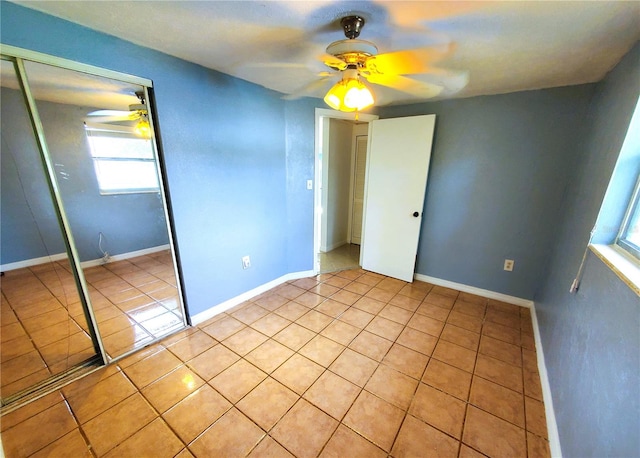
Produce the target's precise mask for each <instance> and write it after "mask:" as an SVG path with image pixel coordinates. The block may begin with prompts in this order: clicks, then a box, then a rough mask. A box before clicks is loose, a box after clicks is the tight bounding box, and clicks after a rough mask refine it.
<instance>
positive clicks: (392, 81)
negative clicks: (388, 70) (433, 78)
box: [366, 75, 444, 99]
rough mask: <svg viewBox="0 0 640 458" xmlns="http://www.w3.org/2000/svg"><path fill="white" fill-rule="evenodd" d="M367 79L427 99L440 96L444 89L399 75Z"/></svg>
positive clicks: (370, 76) (369, 76)
mask: <svg viewBox="0 0 640 458" xmlns="http://www.w3.org/2000/svg"><path fill="white" fill-rule="evenodd" d="M366 78H367V81H369V82H370V83H373V84H379V85H381V86H387V87H390V88H391V89H396V90H398V91H402V92H406V93H407V94H411V95H414V96H416V97H420V98H425V99H428V98H432V97H436V96H438V95H439V94H440V93H441V92H442V90H443V89H444V88H443V87H442V86H439V85H437V84H431V83H427V82H425V81H418V80H414V79H412V78H407V77H405V76H399V75H368V76H366Z"/></svg>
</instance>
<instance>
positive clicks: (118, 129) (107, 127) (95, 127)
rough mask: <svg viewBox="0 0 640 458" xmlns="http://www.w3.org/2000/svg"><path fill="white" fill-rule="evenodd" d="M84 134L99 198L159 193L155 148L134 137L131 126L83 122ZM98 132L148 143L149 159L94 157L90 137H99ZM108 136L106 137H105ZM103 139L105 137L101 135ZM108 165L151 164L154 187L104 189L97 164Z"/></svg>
mask: <svg viewBox="0 0 640 458" xmlns="http://www.w3.org/2000/svg"><path fill="white" fill-rule="evenodd" d="M85 132H86V135H87V142H88V143H89V155H90V157H91V161H92V163H93V170H94V173H95V176H96V181H97V183H98V192H99V193H100V195H101V196H112V195H122V194H145V193H146V194H148V193H158V192H160V191H161V189H160V177H159V171H158V167H157V156H156V153H155V148H154V146H153V142H152V141H151V139H143V138H141V137H140V136H139V135H136V133H135V131H134V129H133V127H131V126H122V125H112V124H104V123H91V122H85ZM99 132H109V133H111V134H116V135H112V136H113V137H119V138H131V139H136V140H142V141H148V142H149V148H151V150H150V151H151V157H119V156H96V155H94V145H93V142H92V139H91V137H92V135H95V136H96V137H99V136H100V135H99ZM106 136H108V135H106ZM103 137H105V135H103ZM101 162H103V163H109V162H125V163H129V164H132V163H136V164H139V163H144V164H149V163H152V164H153V166H154V167H153V170H154V172H155V173H154V177H155V183H156V185H155V186H154V187H121V188H117V189H112V188H109V189H105V188H103V186H102V182H101V179H100V171H99V169H100V166H99V164H100V163H101Z"/></svg>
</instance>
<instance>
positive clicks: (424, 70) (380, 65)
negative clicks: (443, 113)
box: [305, 16, 468, 111]
mask: <svg viewBox="0 0 640 458" xmlns="http://www.w3.org/2000/svg"><path fill="white" fill-rule="evenodd" d="M340 24H341V26H342V28H343V29H344V34H345V36H346V39H344V40H339V41H336V42H333V43H331V44H330V45H329V46H328V47H327V49H326V54H324V55H322V56H321V60H322V62H323V63H324V64H325V65H326V66H328V67H329V68H331V69H332V70H334V71H339V72H340V75H341V79H340V80H339V81H338V82H337V83H336V84H335V85H334V86H333V87H332V88H331V89H330V90H329V92H327V94H326V96H325V98H324V100H325V102H326V103H327V104H328V105H329V106H330V107H332V108H334V109H336V110H340V111H359V110H362V109H364V108H366V107H368V106H371V105H373V103H374V98H373V94H372V93H371V90H370V89H369V88H368V87H367V85H365V84H364V83H363V82H362V79H364V80H365V81H367V82H368V83H371V84H376V85H380V86H386V87H389V88H392V89H395V90H398V91H401V92H404V93H407V94H410V95H413V96H416V97H418V98H421V99H425V98H432V97H436V96H438V95H439V94H441V93H442V92H443V91H444V90H447V91H448V92H456V91H458V90H460V89H462V88H463V87H464V86H466V84H467V82H468V77H467V74H466V73H462V72H452V71H449V70H444V69H440V68H436V67H433V66H432V65H431V64H432V63H433V62H437V61H438V60H440V59H442V58H444V57H445V56H446V55H448V54H450V53H451V51H452V45H446V46H439V47H432V48H420V49H411V50H402V51H394V52H389V53H383V54H378V48H377V47H376V45H375V44H373V43H371V42H369V41H365V40H359V39H358V36H359V35H360V31H361V30H362V28H363V26H364V24H365V20H364V19H363V18H362V17H360V16H347V17H344V18H343V19H342V20H341V21H340ZM404 75H428V77H431V78H432V77H436V79H437V80H438V84H436V83H430V82H426V81H422V80H420V79H415V78H410V77H407V76H404ZM320 76H321V77H322V78H321V79H320V80H318V81H315V82H313V83H311V85H310V86H311V87H310V88H313V89H315V88H317V86H318V85H322V84H324V83H325V82H326V81H327V80H328V79H329V78H331V77H332V76H333V75H332V74H331V73H328V72H323V73H321V74H320ZM310 88H305V89H306V90H309V89H310Z"/></svg>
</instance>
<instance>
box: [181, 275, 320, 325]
mask: <svg viewBox="0 0 640 458" xmlns="http://www.w3.org/2000/svg"><path fill="white" fill-rule="evenodd" d="M314 275H316V273H315V272H314V271H313V270H304V271H301V272H293V273H290V274H286V275H283V276H282V277H279V278H276V279H275V280H271V281H270V282H268V283H265V284H263V285H260V286H258V287H256V288H253V289H252V290H249V291H247V292H245V293H242V294H240V295H238V296H236V297H232V298H231V299H228V300H226V301H224V302H221V303H220V304H217V305H214V306H213V307H210V308H208V309H207V310H205V311H203V312H200V313H197V314H195V315H193V316H192V317H191V324H193V325H194V326H195V325H197V324H200V323H202V322H204V321H207V320H208V319H210V318H213V317H214V316H216V315H218V314H220V313H222V312H226V311H227V310H229V309H231V308H233V307H235V306H236V305H238V304H242V303H243V302H244V301H248V300H249V299H251V298H252V297H256V296H257V295H259V294H262V293H264V292H265V291H269V290H270V289H271V288H275V287H276V286H278V285H281V284H282V283H285V282H288V281H291V280H297V279H299V278H306V277H312V276H314Z"/></svg>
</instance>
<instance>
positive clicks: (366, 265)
mask: <svg viewBox="0 0 640 458" xmlns="http://www.w3.org/2000/svg"><path fill="white" fill-rule="evenodd" d="M435 120H436V116H435V115H425V116H411V117H406V118H391V119H380V120H376V121H373V122H371V123H370V124H369V149H368V154H367V180H366V189H365V204H364V205H365V207H364V208H365V209H364V221H363V231H362V245H361V251H360V262H361V265H362V268H363V269H366V270H370V271H372V272H377V273H380V274H383V275H388V276H390V277H394V278H399V279H401V280H404V281H408V282H411V281H413V274H414V268H415V260H416V253H417V250H418V238H419V236H420V221H421V219H422V208H423V206H424V196H425V190H426V185H427V175H428V173H429V161H430V159H431V143H432V140H433V131H434V127H435Z"/></svg>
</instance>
